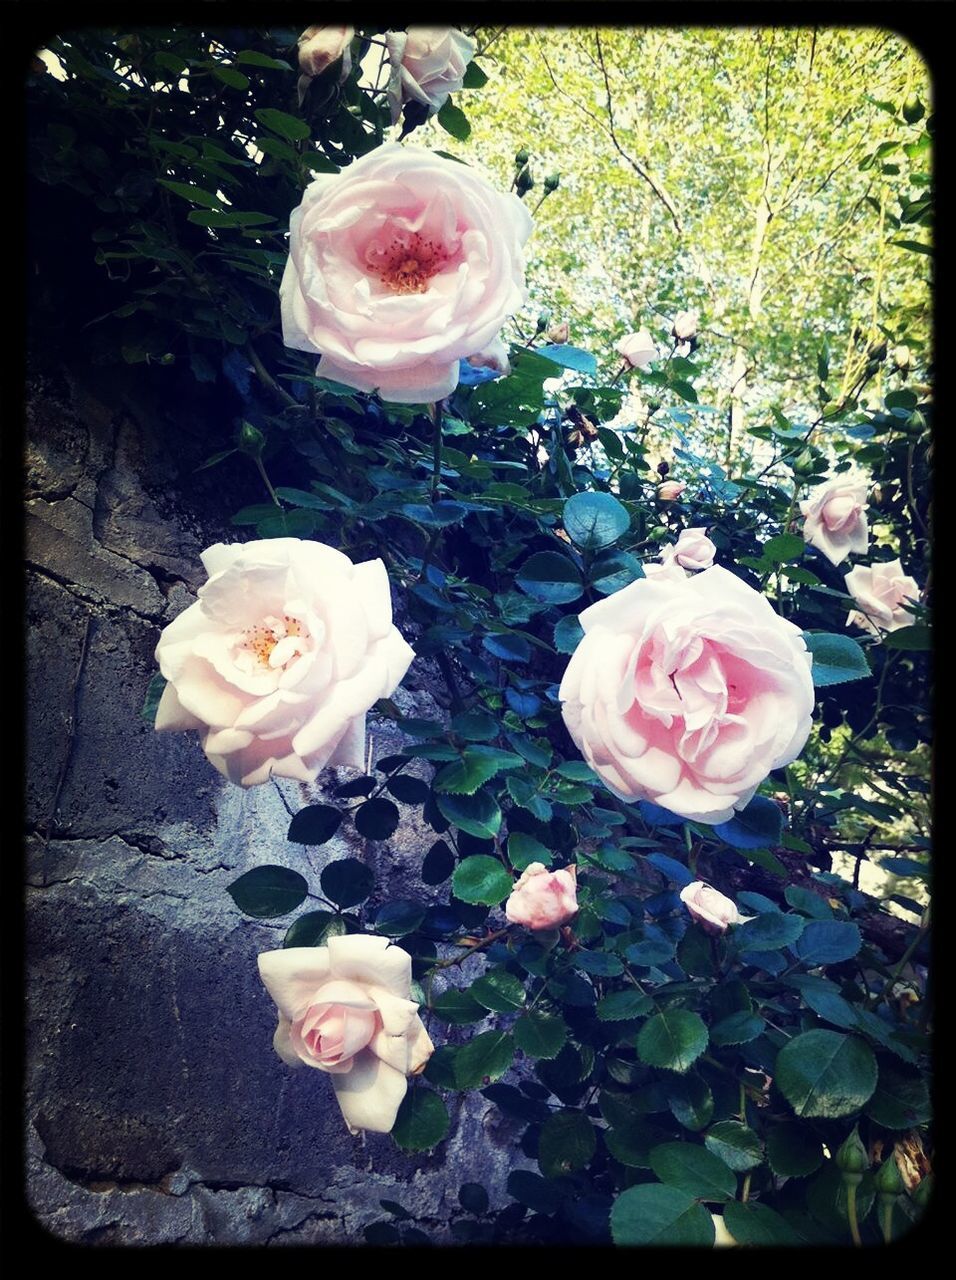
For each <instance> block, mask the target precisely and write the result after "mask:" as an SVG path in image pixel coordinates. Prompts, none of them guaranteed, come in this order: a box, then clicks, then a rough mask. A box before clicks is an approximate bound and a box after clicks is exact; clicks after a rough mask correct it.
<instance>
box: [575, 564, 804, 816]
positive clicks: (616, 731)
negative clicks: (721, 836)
mask: <svg viewBox="0 0 956 1280" xmlns="http://www.w3.org/2000/svg"><path fill="white" fill-rule="evenodd" d="M579 621H580V623H581V626H582V627H583V629H584V637H583V639H582V640H581V642H580V643H579V645H578V647H577V649H575V651H574V653H573V654H572V656H571V659H570V661H569V663H568V666H567V670H566V671H565V673H564V679H563V680H562V681H561V687H560V689H559V693H558V696H559V698H560V699H561V702H562V703H563V706H562V713H563V715H564V721H565V724H566V725H567V727H568V731H569V732H570V734H571V737H572V738H573V739H574V741H575V743H576V744H577V746H578V748H579V750H580V751H581V754H582V755H583V756H584V758H585V760H586V761H587V763H588V764H589V765H590V766H591V768H592V769H594V771H595V772H596V773H597V774H598V775H599V776H600V777H601V779H602V781H603V782H604V783H605V785H606V786H607V787H608V788H609V790H611V791H613V792H614V794H615V795H618V796H620V797H621V798H622V799H624V800H632V801H633V800H651V801H653V802H654V803H655V804H658V805H661V806H662V807H663V808H665V809H670V810H671V811H672V812H673V813H678V814H680V815H681V816H682V817H684V818H689V819H692V820H694V821H698V822H705V823H718V822H726V821H728V819H730V818H731V817H732V816H733V813H734V810H735V809H742V808H743V807H744V806H745V805H746V804H747V803H748V801H749V800H750V799H751V797H752V796H753V794H754V792H755V791H756V789H757V787H758V786H759V785H760V783H761V782H762V781H763V779H764V778H765V777H766V776H767V774H768V773H770V771H771V770H773V769H779V768H781V767H782V766H783V765H785V764H789V763H790V761H791V760H795V759H796V757H797V756H798V755H799V753H800V751H801V750H802V748H803V745H804V743H805V742H806V740H807V736H808V734H809V732H810V723H811V716H812V712H813V704H814V692H813V682H812V680H811V678H810V662H811V657H810V654H809V653H808V652H807V648H806V645H805V643H804V641H803V637H802V634H801V632H800V630H799V628H798V627H796V626H794V625H793V623H791V622H787V621H786V620H785V619H783V618H781V617H779V616H778V615H777V614H776V613H774V611H773V609H772V608H771V607H770V604H769V603H768V601H767V600H766V599H765V597H764V596H762V595H760V594H759V593H758V592H756V591H754V590H753V588H752V587H748V586H747V585H746V583H744V582H742V581H741V579H740V578H737V577H735V576H734V574H732V573H730V572H729V571H728V570H727V569H723V568H720V567H719V566H714V567H713V568H710V569H705V570H703V572H702V573H698V574H695V575H693V576H691V577H681V578H678V577H677V576H676V575H675V576H673V577H672V576H670V575H669V574H656V575H655V576H654V577H652V578H639V579H638V580H637V581H636V582H632V583H631V584H630V585H629V586H627V587H624V588H623V589H622V590H621V591H617V592H615V593H614V594H613V595H610V596H608V597H607V598H606V599H604V600H600V601H598V602H597V604H593V605H591V606H590V607H589V608H587V609H585V610H584V612H583V613H581V614H580V615H579Z"/></svg>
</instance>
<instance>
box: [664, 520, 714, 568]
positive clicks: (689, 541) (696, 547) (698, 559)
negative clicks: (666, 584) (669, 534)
mask: <svg viewBox="0 0 956 1280" xmlns="http://www.w3.org/2000/svg"><path fill="white" fill-rule="evenodd" d="M716 553H717V548H716V547H715V546H714V544H713V543H712V542H711V540H710V538H708V537H707V530H706V529H684V530H682V531H681V535H680V537H679V538H678V539H677V542H676V543H675V544H674V548H673V556H674V559H675V560H676V561H677V563H678V564H679V565H680V566H681V568H682V569H709V568H710V566H711V565H712V564H713V563H714V556H715V555H716Z"/></svg>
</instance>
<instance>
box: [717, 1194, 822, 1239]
mask: <svg viewBox="0 0 956 1280" xmlns="http://www.w3.org/2000/svg"><path fill="white" fill-rule="evenodd" d="M724 1226H725V1227H726V1228H727V1230H728V1231H729V1232H730V1234H731V1235H732V1236H733V1238H734V1239H735V1240H736V1241H737V1243H738V1244H758V1245H759V1244H769V1245H793V1244H804V1243H805V1241H804V1239H803V1237H802V1236H801V1235H799V1234H798V1233H797V1232H796V1231H795V1230H794V1228H793V1227H792V1226H791V1225H790V1223H789V1222H788V1221H787V1220H786V1218H784V1217H781V1215H780V1214H779V1213H777V1212H776V1211H775V1210H774V1209H771V1208H769V1207H768V1206H767V1205H765V1204H758V1203H757V1202H756V1201H753V1200H748V1201H747V1203H746V1204H741V1203H740V1201H738V1200H735V1201H734V1202H733V1203H732V1204H728V1205H727V1207H726V1208H725V1209H724Z"/></svg>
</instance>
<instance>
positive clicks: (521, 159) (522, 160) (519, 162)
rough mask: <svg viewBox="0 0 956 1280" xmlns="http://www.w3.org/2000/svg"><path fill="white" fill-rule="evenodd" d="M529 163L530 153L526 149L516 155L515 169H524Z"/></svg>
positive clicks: (523, 148)
mask: <svg viewBox="0 0 956 1280" xmlns="http://www.w3.org/2000/svg"><path fill="white" fill-rule="evenodd" d="M527 163H528V152H527V149H526V148H525V147H522V148H521V150H520V151H518V152H516V153H515V168H516V169H522V168H524V166H525V165H526V164H527Z"/></svg>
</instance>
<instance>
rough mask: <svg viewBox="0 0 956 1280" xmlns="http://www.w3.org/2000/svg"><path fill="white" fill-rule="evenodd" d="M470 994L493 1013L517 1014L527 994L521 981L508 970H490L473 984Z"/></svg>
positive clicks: (469, 990)
mask: <svg viewBox="0 0 956 1280" xmlns="http://www.w3.org/2000/svg"><path fill="white" fill-rule="evenodd" d="M468 994H469V995H470V996H471V997H472V999H473V1000H477V1001H478V1003H479V1004H480V1005H483V1006H484V1007H485V1008H486V1009H490V1010H491V1011H492V1012H493V1013H515V1012H517V1011H518V1010H519V1009H520V1008H521V1007H522V1005H523V1004H524V1002H525V999H526V994H527V993H526V992H525V989H524V986H523V984H522V982H521V980H520V979H519V978H516V977H515V976H514V974H513V973H509V972H508V970H507V969H490V970H489V971H488V972H487V973H485V974H483V975H482V976H481V977H480V978H478V979H477V981H475V982H473V983H472V984H471V986H470V987H469V989H468Z"/></svg>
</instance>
